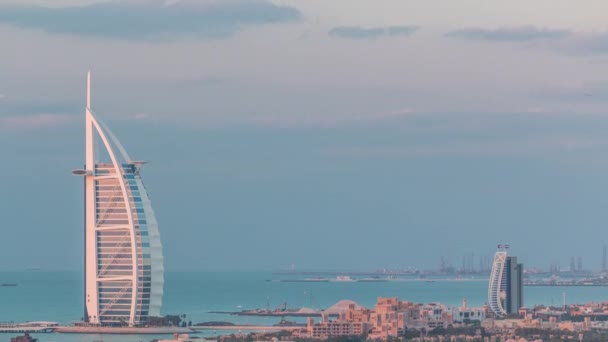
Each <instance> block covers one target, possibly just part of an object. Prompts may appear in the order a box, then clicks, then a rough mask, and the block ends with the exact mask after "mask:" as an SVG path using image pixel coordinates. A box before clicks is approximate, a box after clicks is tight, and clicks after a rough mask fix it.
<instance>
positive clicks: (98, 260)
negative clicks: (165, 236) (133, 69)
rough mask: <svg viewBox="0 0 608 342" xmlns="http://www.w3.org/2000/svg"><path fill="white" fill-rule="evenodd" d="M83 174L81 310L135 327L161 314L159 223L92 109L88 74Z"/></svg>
mask: <svg viewBox="0 0 608 342" xmlns="http://www.w3.org/2000/svg"><path fill="white" fill-rule="evenodd" d="M85 132H86V133H85V136H86V144H85V147H86V158H85V168H84V169H78V170H74V171H73V172H72V173H73V174H74V175H78V176H83V177H84V188H85V191H84V200H85V222H84V236H85V238H84V240H85V241H84V242H85V246H84V254H85V263H84V264H85V272H84V273H85V298H84V300H85V312H84V320H85V322H88V323H90V324H99V325H128V326H139V325H143V324H145V323H146V322H147V320H148V317H150V316H160V308H161V304H162V297H163V284H164V276H163V255H162V246H161V242H160V235H159V231H158V224H157V222H156V218H155V215H154V211H153V210H152V206H151V202H150V199H149V197H148V194H147V191H146V188H145V186H144V184H143V182H142V178H141V175H140V171H141V168H142V166H143V164H144V163H143V162H138V161H134V160H132V159H131V158H130V157H129V155H128V154H127V152H126V151H125V149H124V148H123V146H122V145H121V144H120V142H119V141H118V139H116V137H115V136H114V134H113V133H112V132H111V131H110V129H109V128H108V127H107V126H106V125H105V124H104V123H103V122H102V121H101V120H100V119H99V118H98V117H96V116H95V114H94V113H93V111H92V109H91V73H90V72H89V73H88V75H87V106H86V109H85Z"/></svg>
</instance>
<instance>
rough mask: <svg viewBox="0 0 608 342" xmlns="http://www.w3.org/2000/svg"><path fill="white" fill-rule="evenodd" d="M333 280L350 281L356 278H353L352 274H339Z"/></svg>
mask: <svg viewBox="0 0 608 342" xmlns="http://www.w3.org/2000/svg"><path fill="white" fill-rule="evenodd" d="M332 281H337V282H349V281H355V280H354V279H353V278H351V277H350V276H347V275H339V276H337V277H336V279H334V280H332Z"/></svg>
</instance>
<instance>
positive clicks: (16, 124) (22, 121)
mask: <svg viewBox="0 0 608 342" xmlns="http://www.w3.org/2000/svg"><path fill="white" fill-rule="evenodd" d="M77 119H78V118H77V117H75V116H73V115H65V114H34V115H19V116H5V117H0V131H7V130H19V131H23V130H36V129H42V128H48V127H57V126H63V125H67V124H71V123H74V122H76V121H77Z"/></svg>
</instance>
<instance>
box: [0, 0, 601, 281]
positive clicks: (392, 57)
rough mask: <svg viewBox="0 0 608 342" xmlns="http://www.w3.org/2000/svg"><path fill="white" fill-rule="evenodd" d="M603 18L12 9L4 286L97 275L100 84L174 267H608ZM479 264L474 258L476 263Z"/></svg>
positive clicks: (432, 9) (356, 2)
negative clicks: (510, 263) (488, 260)
mask: <svg viewBox="0 0 608 342" xmlns="http://www.w3.org/2000/svg"><path fill="white" fill-rule="evenodd" d="M607 11H608V3H606V2H605V1H600V0H597V1H595V0H593V1H592V0H585V1H579V2H577V3H576V4H573V3H572V2H571V1H565V0H534V1H529V0H528V1H523V0H515V1H509V2H492V3H488V2H486V1H483V0H463V1H458V2H454V3H449V4H447V3H446V2H445V1H440V0H411V1H403V0H375V1H371V0H331V1H327V0H281V1H279V0H277V1H269V0H199V1H195V0H183V1H176V0H172V1H164V0H158V1H156V0H152V1H144V0H130V1H94V0H92V1H81V0H53V1H51V0H26V1H7V0H0V44H2V51H3V54H2V57H3V58H1V59H0V76H1V77H0V155H2V158H3V161H4V163H3V165H4V167H3V168H1V169H0V180H1V181H0V188H1V189H2V194H3V196H0V207H1V208H2V209H1V210H0V213H1V214H2V224H0V229H1V230H2V232H3V233H2V234H3V235H2V236H3V237H2V239H0V270H5V269H23V268H28V267H40V268H43V269H70V270H80V269H81V267H82V260H81V259H82V258H81V254H82V248H81V246H82V239H83V237H82V220H83V217H82V212H83V208H82V203H81V199H82V191H83V189H82V182H81V180H79V179H78V178H74V177H72V176H71V175H70V170H71V169H72V168H74V167H75V166H77V165H80V164H82V160H83V156H84V146H82V143H81V142H82V140H83V136H82V128H83V127H84V116H83V112H84V107H85V102H84V101H85V96H84V95H85V94H84V92H83V87H84V84H85V83H84V82H85V75H86V71H87V70H88V69H92V70H93V75H94V80H95V82H94V92H93V93H94V97H93V99H92V101H93V106H94V108H95V109H96V115H98V116H99V117H100V118H102V119H103V120H104V121H106V122H108V124H110V125H111V127H112V129H113V131H114V132H115V134H116V135H117V137H118V138H119V139H120V140H121V141H122V142H123V144H124V145H125V147H126V148H127V149H128V150H129V151H130V154H131V155H132V157H133V158H136V159H144V160H150V161H151V163H150V165H148V166H147V167H146V168H145V169H144V171H143V173H144V177H145V178H146V185H147V187H148V188H149V193H150V196H151V200H152V203H153V205H154V208H155V211H156V214H157V218H158V221H159V229H160V233H161V236H162V237H163V246H164V251H165V261H166V262H165V266H166V269H167V270H168V271H172V270H186V269H187V270H210V269H213V270H216V269H226V270H235V269H242V270H260V269H265V270H272V269H282V268H283V269H284V268H288V267H290V265H292V264H295V265H296V267H298V268H302V269H304V268H309V269H310V268H317V269H319V268H330V269H336V268H345V269H376V268H381V267H394V268H398V267H407V266H415V267H420V268H437V267H438V265H439V263H440V257H441V256H445V257H446V259H447V260H449V261H450V262H451V263H452V265H453V266H455V267H459V266H460V265H461V258H462V255H464V254H467V255H468V254H471V253H475V255H485V256H488V255H492V254H493V252H494V251H495V247H496V245H497V244H498V243H509V244H510V245H511V248H512V251H513V254H515V255H517V256H518V257H519V260H520V261H521V262H523V263H524V265H525V266H526V267H544V268H548V267H549V265H550V264H552V263H553V264H557V263H559V264H560V265H562V266H567V265H569V260H570V257H572V256H573V257H579V256H580V257H582V258H583V264H584V266H585V268H596V269H599V267H600V265H601V258H602V246H603V245H604V244H608V233H605V232H606V231H608V229H607V228H608V211H607V210H606V209H605V208H606V207H608V134H606V132H608V71H607V70H608V25H607V24H606V22H605V14H604V13H606V12H607ZM475 265H478V261H477V262H476V263H475Z"/></svg>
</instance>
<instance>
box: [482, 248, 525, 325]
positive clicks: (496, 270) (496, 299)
mask: <svg viewBox="0 0 608 342" xmlns="http://www.w3.org/2000/svg"><path fill="white" fill-rule="evenodd" d="M507 249H508V245H506V247H505V248H504V249H502V250H501V246H500V245H499V251H497V252H496V254H495V255H494V262H493V264H492V272H491V273H490V280H489V284H488V306H489V307H490V310H492V312H493V313H494V315H496V316H497V317H504V316H507V315H512V314H517V312H518V310H519V309H520V308H521V307H523V268H524V266H523V264H519V263H517V257H515V256H507Z"/></svg>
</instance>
